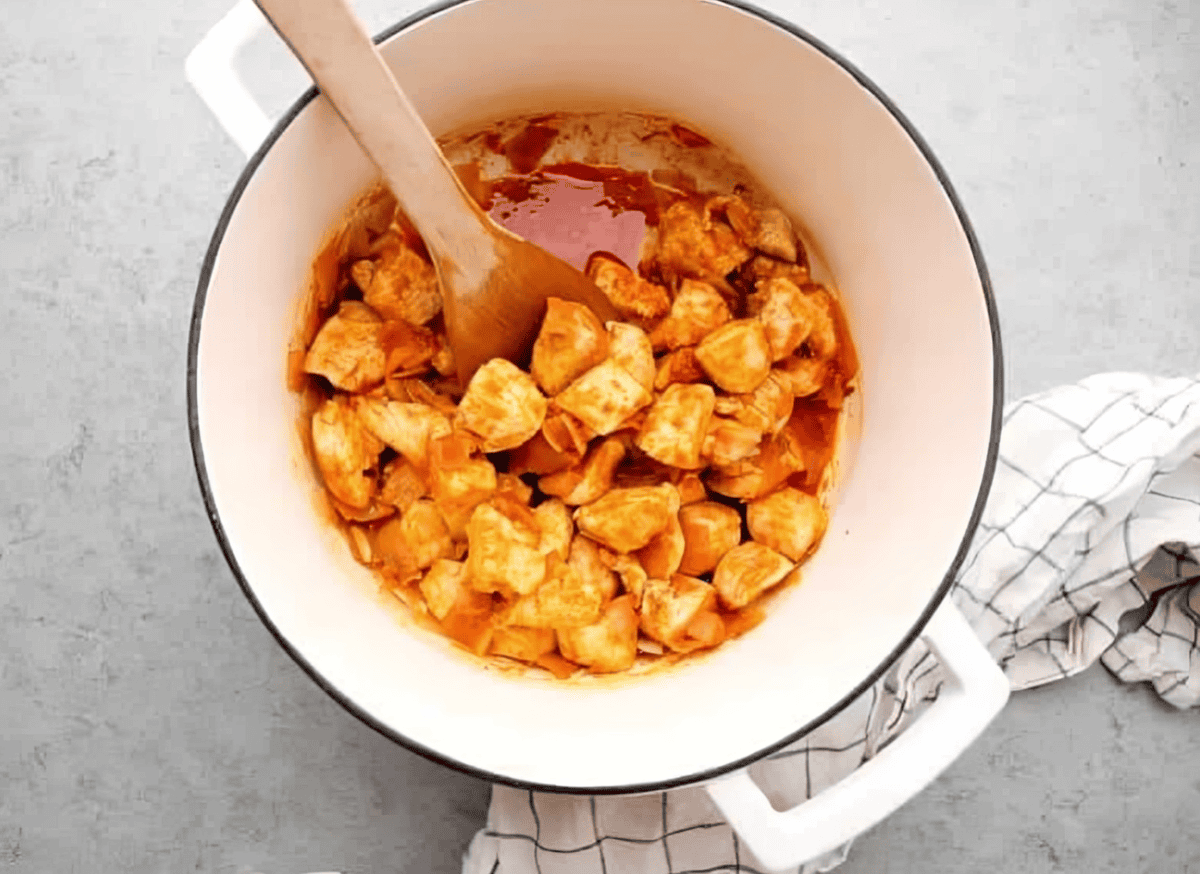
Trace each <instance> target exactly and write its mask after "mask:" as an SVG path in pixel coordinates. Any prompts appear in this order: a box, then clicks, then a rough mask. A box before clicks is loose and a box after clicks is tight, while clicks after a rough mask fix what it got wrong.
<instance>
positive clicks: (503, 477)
mask: <svg viewBox="0 0 1200 874" xmlns="http://www.w3.org/2000/svg"><path fill="white" fill-rule="evenodd" d="M496 494H498V495H509V496H511V497H512V499H513V500H514V501H517V502H519V503H522V504H528V503H529V502H530V501H532V500H533V486H531V485H529V483H527V482H525V480H523V479H521V478H520V477H519V476H517V475H516V474H513V473H498V474H496Z"/></svg>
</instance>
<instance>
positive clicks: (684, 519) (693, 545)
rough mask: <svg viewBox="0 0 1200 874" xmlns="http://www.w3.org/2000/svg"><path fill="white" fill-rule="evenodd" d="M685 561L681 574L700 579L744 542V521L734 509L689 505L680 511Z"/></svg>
mask: <svg viewBox="0 0 1200 874" xmlns="http://www.w3.org/2000/svg"><path fill="white" fill-rule="evenodd" d="M679 527H680V528H681V529H682V530H683V557H682V558H681V559H680V561H679V573H681V574H687V575H689V576H694V577H698V576H700V575H702V574H706V573H708V572H709V571H711V570H712V569H713V568H715V567H716V566H717V562H719V561H720V560H721V558H722V557H723V556H724V555H725V553H727V552H729V550H731V549H733V548H734V547H735V546H737V545H738V544H739V543H741V542H742V517H741V514H739V513H738V511H737V510H735V509H733V507H728V506H726V505H725V504H718V503H717V502H715V501H699V502H697V503H695V504H686V505H684V506H683V507H681V508H680V510H679Z"/></svg>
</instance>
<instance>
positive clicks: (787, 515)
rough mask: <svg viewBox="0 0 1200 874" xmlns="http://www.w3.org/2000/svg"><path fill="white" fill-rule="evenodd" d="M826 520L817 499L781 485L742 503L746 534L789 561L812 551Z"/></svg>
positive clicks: (822, 531)
mask: <svg viewBox="0 0 1200 874" xmlns="http://www.w3.org/2000/svg"><path fill="white" fill-rule="evenodd" d="M828 522H829V520H828V516H827V515H826V513H825V508H824V507H822V506H821V502H820V501H819V500H817V499H816V498H815V497H813V496H812V495H810V494H808V493H807V492H802V491H800V490H799V489H793V488H782V489H779V490H778V491H776V492H772V493H771V494H769V495H767V496H766V497H764V498H759V499H758V500H757V501H751V502H750V503H749V504H748V505H747V506H746V524H747V525H748V526H749V528H750V536H751V537H753V538H754V539H755V540H756V541H758V542H759V543H761V544H763V545H764V546H769V547H771V549H774V550H775V551H776V552H781V553H783V554H784V555H786V556H787V557H788V558H790V559H791V560H792V561H800V559H802V558H804V556H806V555H807V554H808V553H809V552H810V551H811V550H812V548H813V546H814V545H816V543H817V541H818V540H820V539H821V535H822V534H824V533H825V526H826V525H827V524H828Z"/></svg>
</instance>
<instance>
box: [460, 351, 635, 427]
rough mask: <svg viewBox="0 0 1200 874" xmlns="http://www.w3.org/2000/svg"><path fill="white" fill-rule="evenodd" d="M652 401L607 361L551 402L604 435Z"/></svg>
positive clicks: (628, 377)
mask: <svg viewBox="0 0 1200 874" xmlns="http://www.w3.org/2000/svg"><path fill="white" fill-rule="evenodd" d="M463 400H464V402H465V401H466V399H465V398H464V399H463ZM651 400H653V398H652V397H651V395H650V393H649V392H648V391H646V389H645V388H643V387H642V385H641V383H639V382H638V381H637V380H636V379H634V378H633V377H632V376H630V375H629V372H628V371H626V370H625V369H624V368H623V367H621V366H619V365H618V364H616V363H615V362H613V361H612V360H611V359H608V360H606V361H604V362H603V363H601V364H598V365H596V366H595V367H593V368H592V369H591V370H589V371H588V372H587V373H585V374H584V375H583V376H581V377H579V378H578V379H577V380H575V381H574V382H572V383H571V384H570V385H569V386H568V387H567V388H566V389H565V390H564V391H563V392H562V393H560V394H559V395H558V396H557V397H555V399H554V403H555V404H556V405H557V406H558V407H559V408H561V409H563V410H566V411H567V412H568V413H571V414H572V415H573V416H575V417H576V418H578V419H579V420H580V421H581V422H583V423H584V424H585V425H587V426H588V427H589V428H591V429H592V430H593V431H594V432H595V433H597V434H600V435H604V434H611V433H612V432H613V431H615V430H617V428H618V427H620V425H621V423H622V422H624V421H625V420H626V419H628V418H629V417H630V416H632V415H633V414H634V413H636V412H637V411H638V410H640V409H641V408H642V407H644V406H646V405H647V404H649V403H650V401H651ZM539 424H540V423H539ZM547 436H549V435H547Z"/></svg>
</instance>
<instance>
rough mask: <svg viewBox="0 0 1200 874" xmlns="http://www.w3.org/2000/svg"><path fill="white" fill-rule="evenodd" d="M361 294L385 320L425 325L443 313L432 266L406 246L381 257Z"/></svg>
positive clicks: (435, 275)
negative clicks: (399, 320) (398, 320)
mask: <svg viewBox="0 0 1200 874" xmlns="http://www.w3.org/2000/svg"><path fill="white" fill-rule="evenodd" d="M362 293H363V300H364V301H366V302H367V303H368V304H369V305H370V306H371V308H372V309H374V310H375V311H376V312H378V313H379V314H380V315H382V316H383V317H384V318H385V319H401V320H403V321H405V322H408V323H409V324H410V325H424V324H426V323H428V322H429V321H431V320H432V319H433V317H434V316H436V315H437V314H438V313H440V312H441V311H442V290H441V286H440V285H439V284H438V278H437V273H435V272H434V269H433V265H432V264H430V263H429V262H428V261H426V260H425V259H424V258H422V257H421V256H420V255H418V254H417V253H416V252H414V251H413V250H412V249H410V248H409V247H408V246H405V245H399V246H396V247H393V248H391V249H388V250H387V251H385V252H383V253H382V254H381V255H380V257H379V258H378V259H377V260H376V262H375V270H374V273H373V274H372V276H371V281H370V283H369V284H368V285H367V287H366V288H364V289H362Z"/></svg>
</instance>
